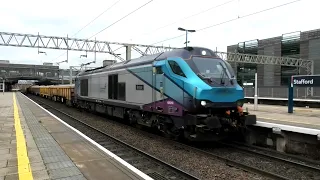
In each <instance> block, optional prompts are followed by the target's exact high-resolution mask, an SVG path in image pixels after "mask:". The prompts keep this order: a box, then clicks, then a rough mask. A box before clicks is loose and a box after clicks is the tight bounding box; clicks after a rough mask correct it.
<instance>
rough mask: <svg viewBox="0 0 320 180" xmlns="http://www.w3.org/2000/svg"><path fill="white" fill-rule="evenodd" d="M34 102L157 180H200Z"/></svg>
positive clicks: (57, 111)
mask: <svg viewBox="0 0 320 180" xmlns="http://www.w3.org/2000/svg"><path fill="white" fill-rule="evenodd" d="M33 100H34V101H35V102H37V103H38V104H39V105H41V106H42V107H43V108H45V109H47V110H49V111H50V112H52V113H54V114H55V115H57V116H58V117H59V118H61V119H63V120H64V121H65V122H67V123H68V124H70V125H71V126H73V127H75V128H76V129H78V130H79V131H81V132H82V133H84V134H86V135H87V136H88V137H90V138H91V139H92V140H94V141H95V142H97V143H99V144H100V145H101V146H103V147H105V148H106V149H108V150H109V151H111V152H112V153H114V154H116V155H117V156H119V157H120V158H121V159H123V160H125V161H126V162H128V163H129V164H131V165H132V166H134V167H136V168H137V169H139V170H140V171H142V172H144V173H145V174H147V175H148V176H150V177H151V178H153V179H155V180H171V179H175V180H177V179H179V180H198V178H197V177H195V176H193V175H191V174H189V173H187V172H185V171H183V170H181V169H179V168H177V167H174V166H172V165H170V164H168V163H166V162H164V161H162V160H160V159H158V158H156V157H154V156H152V155H150V154H148V153H146V152H143V151H141V150H139V149H137V148H135V147H133V146H131V145H129V144H127V143H126V142H123V141H121V140H119V139H117V138H115V137H113V136H111V135H109V134H107V133H105V132H103V131H101V130H99V129H97V128H96V127H93V126H91V125H90V124H87V123H85V122H83V121H81V120H79V119H77V118H75V117H73V116H71V115H69V114H67V113H65V112H63V111H61V110H59V109H57V108H55V107H53V106H50V105H48V104H46V103H44V102H43V101H40V100H38V99H33Z"/></svg>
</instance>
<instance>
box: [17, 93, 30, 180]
mask: <svg viewBox="0 0 320 180" xmlns="http://www.w3.org/2000/svg"><path fill="white" fill-rule="evenodd" d="M13 113H14V127H15V129H16V138H17V139H16V140H17V157H18V173H19V179H21V180H33V176H32V171H31V166H30V162H29V157H28V152H27V145H26V140H25V138H24V134H23V130H22V128H21V123H20V116H19V109H18V105H17V100H16V94H15V93H13Z"/></svg>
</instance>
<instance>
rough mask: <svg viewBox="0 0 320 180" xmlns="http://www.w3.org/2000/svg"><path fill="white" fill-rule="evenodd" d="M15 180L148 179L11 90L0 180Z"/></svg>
mask: <svg viewBox="0 0 320 180" xmlns="http://www.w3.org/2000/svg"><path fill="white" fill-rule="evenodd" d="M15 99H16V100H15ZM14 113H16V115H14ZM11 179H12V180H13V179H26V180H29V179H37V180H40V179H77V180H78V179H111V180H120V179H121V180H126V179H130V180H131V179H143V178H141V176H139V175H138V174H136V173H135V172H133V171H132V170H131V169H129V168H127V167H125V166H124V165H123V164H121V163H119V162H118V161H116V160H115V159H114V158H112V157H111V156H109V155H108V154H106V153H105V152H104V151H102V150H101V149H99V148H97V147H96V146H94V145H93V144H92V143H90V142H89V141H87V140H86V139H85V138H84V137H82V136H80V135H79V134H78V133H76V132H75V131H73V130H72V129H70V128H68V127H67V126H66V125H64V124H62V123H61V122H60V121H58V120H57V119H55V118H54V117H53V116H51V115H50V114H49V113H47V112H46V111H44V110H42V109H40V108H39V107H38V106H37V105H36V104H34V103H33V102H31V101H30V100H29V99H27V98H26V97H25V96H24V95H22V94H21V93H10V92H7V93H5V94H4V95H3V94H2V93H1V94H0V180H11Z"/></svg>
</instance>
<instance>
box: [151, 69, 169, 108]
mask: <svg viewBox="0 0 320 180" xmlns="http://www.w3.org/2000/svg"><path fill="white" fill-rule="evenodd" d="M162 68H163V67H162V65H154V66H153V81H152V83H153V87H154V88H153V90H152V94H153V97H152V100H153V109H154V111H156V112H158V113H165V110H166V103H165V76H164V73H163V70H162Z"/></svg>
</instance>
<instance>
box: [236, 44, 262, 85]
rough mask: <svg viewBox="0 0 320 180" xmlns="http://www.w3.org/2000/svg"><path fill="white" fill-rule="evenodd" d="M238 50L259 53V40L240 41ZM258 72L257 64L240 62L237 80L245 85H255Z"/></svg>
mask: <svg viewBox="0 0 320 180" xmlns="http://www.w3.org/2000/svg"><path fill="white" fill-rule="evenodd" d="M238 52H239V53H243V54H254V55H257V54H258V40H252V41H246V42H241V43H238ZM256 72H257V64H252V63H238V64H237V80H238V83H239V84H241V85H243V86H254V78H255V73H256Z"/></svg>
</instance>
